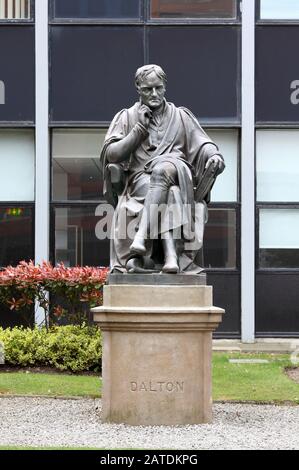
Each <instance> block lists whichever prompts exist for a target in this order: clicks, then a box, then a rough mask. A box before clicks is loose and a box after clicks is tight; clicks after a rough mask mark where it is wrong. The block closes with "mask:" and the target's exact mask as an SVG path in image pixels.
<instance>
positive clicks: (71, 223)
mask: <svg viewBox="0 0 299 470" xmlns="http://www.w3.org/2000/svg"><path fill="white" fill-rule="evenodd" d="M95 213H96V207H95V206H93V207H74V208H64V207H63V208H56V209H55V263H59V262H63V263H64V264H65V265H66V266H108V265H109V257H110V253H109V250H110V240H109V239H108V238H106V239H105V240H99V239H98V238H97V237H96V225H97V223H98V222H99V221H100V220H101V218H99V217H96V215H95Z"/></svg>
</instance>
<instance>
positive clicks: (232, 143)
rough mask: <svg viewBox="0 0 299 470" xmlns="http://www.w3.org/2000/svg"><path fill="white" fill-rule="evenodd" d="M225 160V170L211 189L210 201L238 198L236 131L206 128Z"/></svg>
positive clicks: (232, 200) (227, 200)
mask: <svg viewBox="0 0 299 470" xmlns="http://www.w3.org/2000/svg"><path fill="white" fill-rule="evenodd" d="M207 133H208V135H209V137H211V139H212V140H213V141H214V142H215V144H217V145H218V147H219V150H220V152H221V153H222V155H223V157H224V161H225V171H224V172H223V173H222V174H221V175H220V176H219V178H218V179H217V181H216V183H215V185H214V187H213V189H212V197H211V201H212V202H236V201H237V198H238V131H237V130H221V131H220V130H214V129H213V130H212V129H208V130H207Z"/></svg>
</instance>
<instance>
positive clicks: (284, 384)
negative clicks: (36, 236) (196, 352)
mask: <svg viewBox="0 0 299 470" xmlns="http://www.w3.org/2000/svg"><path fill="white" fill-rule="evenodd" d="M236 358H243V359H255V358H256V359H267V360H268V361H269V363H268V364H231V363H230V362H229V359H236ZM287 366H291V363H290V361H289V356H287V355H277V354H275V355H274V354H239V353H225V354H224V353H214V354H213V399H214V400H218V401H228V400H229V401H256V402H273V403H286V402H290V403H294V404H299V384H296V383H295V382H293V381H292V380H291V379H289V378H288V377H287V375H286V374H285V373H284V368H285V367H287ZM1 394H2V395H9V394H15V395H45V396H47V395H48V396H85V397H100V395H101V380H100V378H99V377H97V376H90V375H64V374H55V373H51V374H47V373H43V374H38V373H33V372H30V373H26V372H25V371H24V372H23V371H21V372H2V373H1V372H0V395H1Z"/></svg>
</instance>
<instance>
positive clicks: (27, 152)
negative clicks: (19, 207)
mask: <svg viewBox="0 0 299 470" xmlns="http://www.w3.org/2000/svg"><path fill="white" fill-rule="evenodd" d="M34 154H35V150H34V134H33V131H31V130H4V129H1V130H0V167H1V171H0V201H23V202H25V201H34V172H35V170H34Z"/></svg>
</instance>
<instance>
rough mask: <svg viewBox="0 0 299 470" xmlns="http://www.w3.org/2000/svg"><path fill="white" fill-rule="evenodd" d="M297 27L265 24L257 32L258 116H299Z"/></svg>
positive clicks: (266, 118) (269, 118)
mask: <svg viewBox="0 0 299 470" xmlns="http://www.w3.org/2000/svg"><path fill="white" fill-rule="evenodd" d="M298 43H299V28H298V26H266V27H261V26H259V27H258V28H257V32H256V119H257V121H274V122H275V121H278V122H279V121H297V122H298V119H299V69H298V60H297V57H296V54H295V55H294V53H293V51H294V48H295V45H296V44H298Z"/></svg>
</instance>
